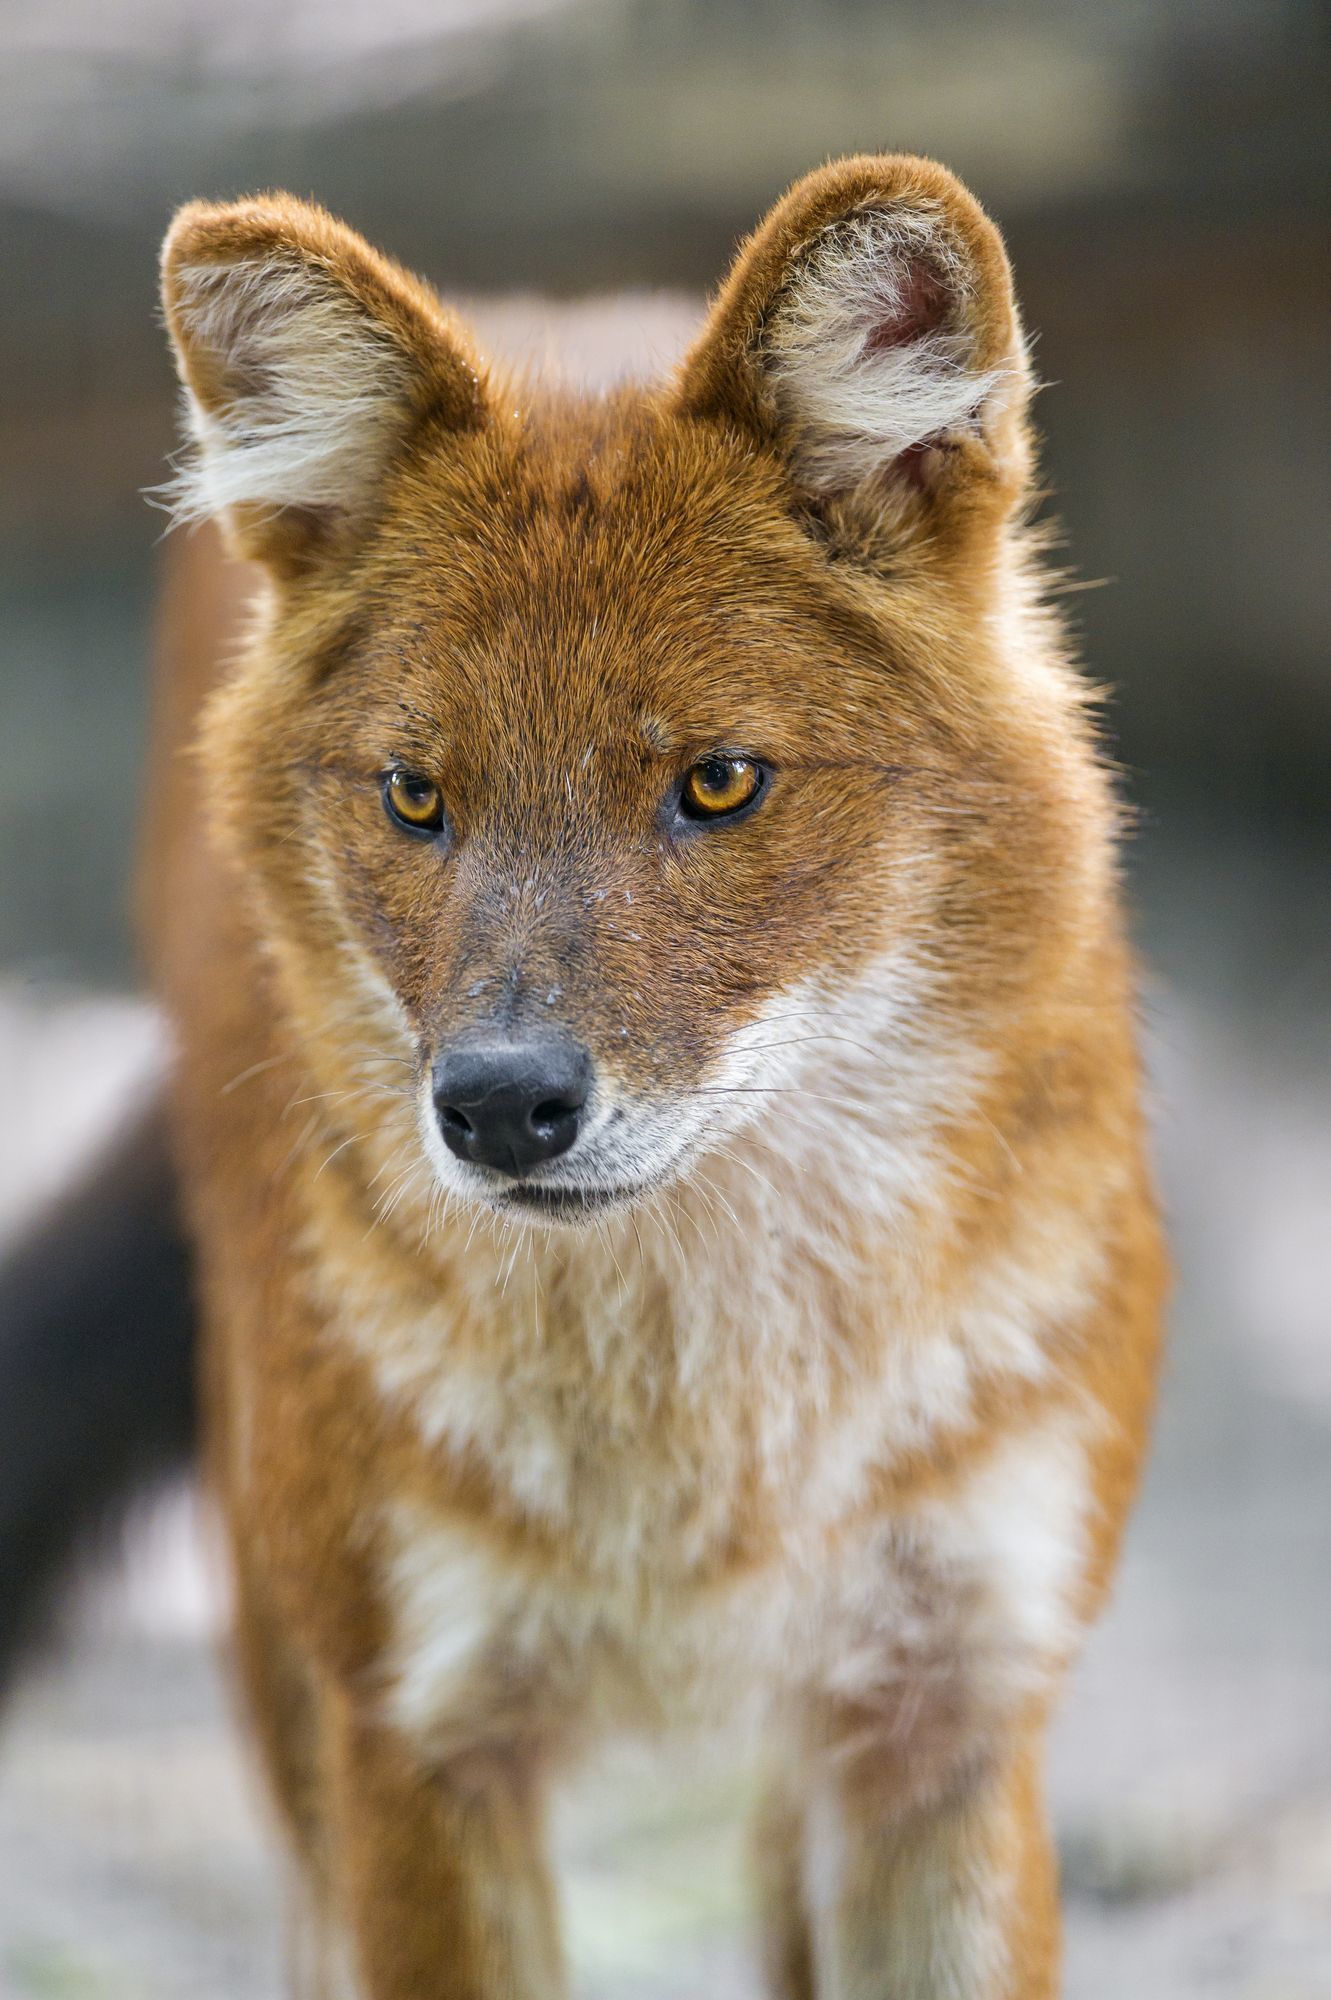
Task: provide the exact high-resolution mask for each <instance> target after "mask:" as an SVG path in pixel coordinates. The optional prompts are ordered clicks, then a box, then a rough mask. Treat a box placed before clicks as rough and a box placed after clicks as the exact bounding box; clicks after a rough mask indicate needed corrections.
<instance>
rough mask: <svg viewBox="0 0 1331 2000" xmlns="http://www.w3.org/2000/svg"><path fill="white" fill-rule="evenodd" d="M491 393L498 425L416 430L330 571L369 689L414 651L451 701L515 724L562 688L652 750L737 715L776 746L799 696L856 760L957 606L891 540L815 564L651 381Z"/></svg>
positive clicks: (937, 648) (776, 492) (766, 466)
mask: <svg viewBox="0 0 1331 2000" xmlns="http://www.w3.org/2000/svg"><path fill="white" fill-rule="evenodd" d="M500 400H501V405H502V407H503V409H504V412H505V415H504V419H503V421H502V422H495V423H492V424H491V425H489V426H487V428H486V429H485V430H483V431H477V432H474V433H472V434H470V435H469V436H467V437H465V438H462V439H459V438H457V437H456V436H455V435H448V436H445V437H441V438H439V439H437V440H430V439H428V438H427V439H425V440H423V441H422V444H421V446H420V448H419V449H418V450H417V451H416V452H415V453H414V454H413V455H412V457H411V459H410V461H409V463H408V464H407V465H406V466H405V467H404V468H403V470H402V472H401V474H400V476H399V478H398V480H397V482H396V483H395V485H394V486H393V487H392V489H391V491H390V494H389V499H388V504H387V507H386V511H385V517H384V521H383V524H382V527H381V530H380V532H379V533H378V534H377V535H376V537H375V538H374V539H373V541H372V542H371V544H370V545H369V546H368V548H367V549H366V551H365V554H364V557H363V559H362V561H361V562H360V563H359V564H358V565H356V566H353V567H351V568H349V569H348V570H347V571H346V572H345V573H344V576H343V579H342V583H341V594H342V597H343V600H344V602H345V604H346V605H347V608H348V613H349V615H350V616H352V617H353V619H357V618H359V616H360V614H362V613H364V612H365V611H366V610H368V611H369V613H370V616H369V617H368V619H366V620H365V621H364V622H365V623H366V625H367V634H368V637H367V644H368V646H369V650H370V652H371V654H372V655H374V656H377V657H378V658H379V660H380V661H381V662H382V665H383V669H384V678H385V684H386V685H388V684H391V682H392V680H393V677H394V676H395V675H396V674H398V673H402V672H408V673H409V672H411V670H412V668H413V666H415V665H419V666H420V667H422V668H426V669H429V670H430V678H431V681H432V682H433V683H434V684H435V685H436V686H437V688H438V691H439V694H440V696H441V698H443V699H445V700H448V699H449V698H450V697H451V699H452V701H453V702H454V703H455V704H456V705H457V706H458V707H459V709H464V708H465V709H466V710H469V711H470V712H471V713H473V714H474V713H476V712H478V711H480V712H487V711H488V712H492V711H494V710H495V709H496V708H498V709H499V710H501V711H504V712H506V713H508V714H509V715H511V716H513V717H515V718H528V719H533V720H534V719H535V714H534V707H535V706H539V707H541V708H545V707H547V706H548V704H549V702H550V701H551V700H553V701H555V702H556V703H557V704H558V702H559V699H560V695H561V691H562V692H563V694H564V695H565V696H566V697H567V701H566V703H565V706H566V708H567V711H568V714H569V717H570V721H573V720H574V719H575V718H576V720H577V723H578V725H579V726H582V727H584V728H585V727H586V725H587V723H588V721H589V719H590V717H591V716H592V715H594V713H595V711H596V708H597V706H598V704H599V705H601V706H606V705H615V704H619V705H621V706H622V702H623V699H624V697H626V696H629V697H632V698H633V700H634V701H636V702H637V703H638V705H639V708H640V709H641V719H642V721H643V723H644V725H651V724H654V725H655V726H656V727H657V730H658V735H659V738H660V747H662V748H666V747H676V746H675V744H674V738H675V737H676V735H677V734H678V732H679V730H680V729H683V730H685V731H687V730H688V729H689V728H690V727H696V728H697V729H698V730H699V731H701V732H702V733H703V734H704V735H705V734H706V733H707V731H708V730H709V729H721V730H722V731H723V732H724V730H725V729H726V728H727V727H728V726H729V725H731V724H733V723H735V722H743V721H745V720H746V719H748V720H752V721H754V722H760V723H761V724H762V726H763V728H764V730H765V731H766V733H767V737H768V741H767V742H766V744H765V745H764V746H763V747H765V748H767V749H768V750H769V751H772V752H779V751H780V750H781V749H782V748H783V747H784V748H785V749H787V750H790V749H791V748H793V740H791V730H792V728H796V727H797V728H798V730H799V731H800V732H801V735H802V732H803V731H804V729H805V728H806V726H807V714H808V711H809V709H810V707H811V706H815V707H817V708H818V709H819V711H820V717H821V720H822V722H823V723H824V724H825V726H826V728H827V729H828V730H829V731H832V732H836V731H837V730H842V731H843V732H844V729H846V728H851V729H852V730H857V731H858V734H857V735H856V736H855V737H854V738H853V739H852V740H845V739H844V735H843V740H841V742H840V744H839V747H840V750H841V751H842V753H843V754H847V755H853V754H856V752H857V751H858V754H860V755H873V754H875V753H876V751H877V750H878V749H879V748H880V738H879V729H880V723H879V722H878V721H877V720H876V717H877V714H878V712H879V711H880V709H881V705H882V702H883V699H884V694H885V691H886V689H885V676H886V675H889V674H892V673H893V672H894V671H895V672H896V673H897V674H899V675H900V676H902V677H903V680H902V685H901V687H900V688H899V689H898V696H899V698H900V699H903V700H906V699H908V695H907V689H906V687H905V677H907V676H909V674H910V672H911V663H912V660H913V658H914V657H915V656H916V655H921V656H923V657H926V658H927V659H928V660H929V661H932V662H933V663H934V664H935V665H941V664H943V663H944V662H945V660H946V657H947V655H948V653H949V651H950V642H949V640H948V638H947V632H948V629H949V627H950V625H951V624H952V623H953V622H954V621H955V618H956V616H957V614H956V613H955V612H954V610H953V607H952V606H951V605H950V604H949V602H948V599H947V594H946V593H945V592H940V591H939V590H938V589H937V587H936V584H935V581H934V578H933V575H932V571H931V569H930V566H929V564H928V563H927V562H921V561H919V560H918V559H917V556H916V553H915V549H914V546H913V544H912V540H911V538H910V536H909V534H904V535H902V536H901V537H899V538H898V540H897V541H896V544H895V548H894V554H893V560H892V562H891V563H890V564H889V565H888V566H887V567H885V568H884V569H882V570H880V571H879V572H878V573H877V574H876V575H875V576H873V577H872V578H871V577H869V576H868V575H867V574H866V573H865V572H864V571H863V570H862V569H860V568H859V567H852V566H849V565H842V564H838V563H835V562H829V560H828V555H827V550H826V548H825V547H824V546H823V544H822V543H821V541H820V539H819V537H818V535H817V533H816V530H815V531H812V532H811V528H810V524H809V523H808V521H807V520H805V519H804V518H802V517H801V516H800V514H799V513H798V511H797V509H796V508H795V507H794V506H792V503H791V498H790V494H789V490H788V488H787V487H786V485H785V484H784V482H783V479H782V476H781V471H780V467H779V466H778V465H777V464H776V462H775V461H774V460H773V458H772V456H771V454H770V453H767V452H764V451H763V450H762V449H761V448H760V447H759V446H757V445H756V444H755V443H754V442H753V440H751V439H750V438H748V437H746V436H745V435H743V434H742V433H739V432H737V431H734V430H732V429H729V428H728V427H726V426H725V425H724V424H721V423H717V422H708V421H698V420H695V419H691V418H684V417H681V416H680V415H678V414H677V413H675V412H674V411H672V409H671V408H670V406H669V404H668V403H667V402H666V400H665V399H664V398H663V397H662V396H660V395H659V394H655V393H652V392H643V391H634V390H627V389H626V390H623V391H620V392H618V393H616V394H615V395H614V396H612V397H608V398H579V397H574V396H566V397H559V398H556V397H552V396H548V395H539V394H533V393H531V392H529V391H527V390H526V389H525V387H517V388H514V389H513V390H512V391H510V393H509V395H508V396H507V397H504V398H502V399H500ZM320 595H321V597H323V596H325V595H326V586H321V591H320ZM971 644H972V648H973V645H974V639H973V636H972V641H971ZM703 747H705V746H703ZM828 747H829V749H831V748H834V747H837V746H836V744H835V742H834V741H833V739H832V738H829V742H828Z"/></svg>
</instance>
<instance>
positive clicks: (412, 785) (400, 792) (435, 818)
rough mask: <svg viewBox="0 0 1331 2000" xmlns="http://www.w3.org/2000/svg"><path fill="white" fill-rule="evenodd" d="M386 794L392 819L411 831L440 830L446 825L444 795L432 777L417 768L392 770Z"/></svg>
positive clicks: (388, 773)
mask: <svg viewBox="0 0 1331 2000" xmlns="http://www.w3.org/2000/svg"><path fill="white" fill-rule="evenodd" d="M383 795H384V805H385V807H386V808H387V811H388V816H389V818H390V819H392V820H395V821H396V822H397V824H398V825H399V826H404V827H405V828H406V829H407V832H408V833H438V832H439V830H440V828H441V827H442V826H443V824H444V795H443V793H442V792H441V791H440V789H439V787H438V785H436V784H435V782H434V780H433V779H432V778H422V777H420V776H419V775H418V774H417V773H416V772H415V771H389V772H387V773H386V774H385V776H384V787H383Z"/></svg>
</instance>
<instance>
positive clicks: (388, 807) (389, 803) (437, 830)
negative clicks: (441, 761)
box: [379, 764, 449, 840]
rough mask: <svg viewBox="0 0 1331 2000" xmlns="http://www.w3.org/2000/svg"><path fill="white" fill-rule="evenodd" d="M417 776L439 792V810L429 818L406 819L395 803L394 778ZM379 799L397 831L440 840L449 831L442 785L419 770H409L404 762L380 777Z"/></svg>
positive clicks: (422, 838)
mask: <svg viewBox="0 0 1331 2000" xmlns="http://www.w3.org/2000/svg"><path fill="white" fill-rule="evenodd" d="M417 777H419V778H420V781H421V783H422V784H426V785H429V786H431V787H432V788H433V790H434V791H435V792H436V793H437V794H438V798H439V810H438V812H437V813H436V814H432V815H431V817H430V818H429V819H428V820H410V819H404V818H403V816H402V814H401V813H400V812H399V811H398V809H397V807H396V806H395V805H394V804H393V795H392V784H393V780H394V779H395V778H417ZM379 800H380V803H381V804H382V806H383V809H384V811H385V813H386V814H387V815H388V819H389V822H390V824H391V825H392V827H393V829H394V831H395V832H397V833H406V834H410V835H411V837H412V839H413V840H438V839H439V837H440V835H441V834H446V833H448V831H449V824H448V811H447V808H446V807H445V805H444V795H443V792H442V790H441V789H440V787H439V786H438V785H436V784H435V782H434V779H433V778H426V777H424V776H423V775H422V774H421V773H419V772H416V771H412V770H409V769H408V768H407V766H406V765H404V764H392V765H390V766H389V768H388V769H387V770H386V771H384V772H382V773H381V775H380V778H379Z"/></svg>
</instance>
